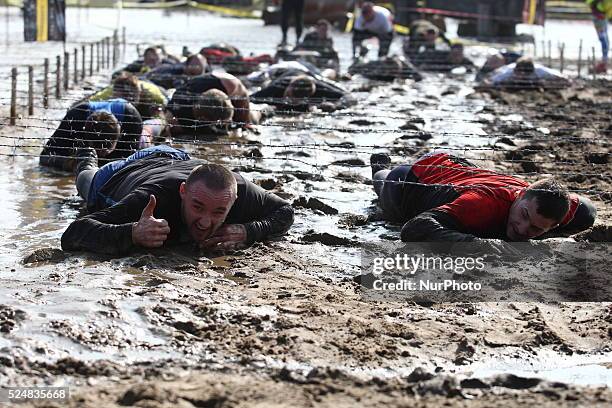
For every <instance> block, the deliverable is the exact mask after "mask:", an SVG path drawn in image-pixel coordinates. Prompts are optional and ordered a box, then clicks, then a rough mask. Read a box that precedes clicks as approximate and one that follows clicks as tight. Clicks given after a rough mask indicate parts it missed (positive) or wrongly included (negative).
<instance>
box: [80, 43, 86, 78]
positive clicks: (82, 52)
mask: <svg viewBox="0 0 612 408" xmlns="http://www.w3.org/2000/svg"><path fill="white" fill-rule="evenodd" d="M84 79H85V45H81V81H82V80H84Z"/></svg>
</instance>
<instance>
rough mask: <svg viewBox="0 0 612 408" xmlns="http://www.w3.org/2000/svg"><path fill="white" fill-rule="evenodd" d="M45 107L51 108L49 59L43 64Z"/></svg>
mask: <svg viewBox="0 0 612 408" xmlns="http://www.w3.org/2000/svg"><path fill="white" fill-rule="evenodd" d="M43 107H44V108H45V109H47V108H48V107H49V58H45V62H44V64H43Z"/></svg>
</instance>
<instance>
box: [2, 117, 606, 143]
mask: <svg viewBox="0 0 612 408" xmlns="http://www.w3.org/2000/svg"><path fill="white" fill-rule="evenodd" d="M5 119H6V118H5ZM60 121H61V120H60ZM189 121H191V122H194V123H196V124H194V125H185V124H183V125H172V124H167V125H166V126H168V127H169V128H170V129H172V128H174V127H178V128H186V129H194V130H195V129H200V128H203V127H207V126H210V125H215V124H217V122H216V121H213V122H208V121H197V120H195V119H189ZM75 122H76V121H75ZM78 122H82V123H83V124H84V123H85V120H79V121H78ZM122 123H123V124H124V125H127V124H142V122H131V121H125V122H122ZM249 124H250V123H249V122H234V125H236V126H238V127H241V126H246V125H249ZM2 125H7V126H8V125H10V123H9V122H0V126H2ZM11 126H13V127H19V128H34V129H45V130H54V129H55V127H49V126H38V125H24V124H16V125H11ZM257 126H259V127H275V128H283V129H287V128H289V129H293V130H313V129H314V130H325V131H328V132H339V133H373V134H403V135H411V136H415V137H414V138H415V139H418V137H419V136H420V135H421V134H422V131H415V130H401V129H353V128H336V127H326V126H315V125H308V124H303V125H302V124H300V125H296V124H286V123H281V124H276V123H266V124H260V125H257ZM65 131H67V132H70V131H72V132H78V133H81V134H87V133H90V134H100V133H99V132H91V131H90V132H86V131H85V130H80V129H78V130H76V129H72V130H70V129H66V130H65ZM426 133H430V135H431V136H432V137H435V136H437V137H442V136H456V137H462V138H472V139H499V138H508V137H509V136H508V135H506V134H488V135H487V134H484V135H481V134H477V133H462V132H437V131H436V132H434V133H435V134H434V133H431V132H426ZM514 137H515V139H521V140H530V141H550V140H551V137H550V136H545V137H531V136H529V137H527V136H525V137H516V135H515V136H514ZM408 139H410V138H408ZM554 140H555V141H571V142H581V143H587V142H589V143H592V144H597V145H599V146H609V145H610V144H612V141H610V142H609V141H606V140H602V139H600V138H587V137H566V136H554Z"/></svg>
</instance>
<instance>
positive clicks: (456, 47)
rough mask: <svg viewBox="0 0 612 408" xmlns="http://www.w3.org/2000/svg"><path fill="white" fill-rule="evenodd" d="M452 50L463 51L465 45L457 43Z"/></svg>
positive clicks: (452, 46)
mask: <svg viewBox="0 0 612 408" xmlns="http://www.w3.org/2000/svg"><path fill="white" fill-rule="evenodd" d="M450 48H451V50H463V48H464V47H463V43H460V42H456V43H454V44H453V45H451V47H450Z"/></svg>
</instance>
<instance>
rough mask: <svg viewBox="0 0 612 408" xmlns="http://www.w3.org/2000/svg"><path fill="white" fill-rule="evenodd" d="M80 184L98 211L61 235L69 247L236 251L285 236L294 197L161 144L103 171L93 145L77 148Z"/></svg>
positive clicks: (117, 252) (101, 250)
mask: <svg viewBox="0 0 612 408" xmlns="http://www.w3.org/2000/svg"><path fill="white" fill-rule="evenodd" d="M78 156H79V157H78V159H77V161H78V164H77V169H76V172H77V178H76V185H77V190H78V192H79V194H80V195H81V197H83V198H84V199H86V200H87V206H88V208H89V209H90V210H93V212H92V213H90V214H89V215H86V216H84V217H82V218H79V219H77V220H76V221H74V222H73V223H72V224H70V226H69V227H68V229H67V230H66V231H65V232H64V234H63V235H62V248H63V249H64V250H68V251H74V250H84V251H91V252H98V253H104V254H110V255H121V254H125V253H128V252H130V251H132V250H135V249H137V248H158V247H161V246H164V245H166V244H173V243H190V242H195V243H196V244H197V245H198V246H199V247H200V248H202V249H210V250H232V249H238V248H242V247H245V246H247V245H250V244H252V243H253V242H255V241H263V240H267V239H271V238H274V237H278V236H280V235H283V234H284V233H286V232H287V231H288V230H289V227H291V225H292V224H293V209H292V207H291V205H290V204H289V203H287V202H286V201H284V200H282V199H281V198H279V197H277V196H276V195H274V194H271V193H268V192H266V191H265V190H263V189H262V188H260V187H258V186H256V185H255V184H253V183H251V182H250V181H247V180H245V179H244V178H243V177H242V176H241V175H239V174H236V173H232V172H231V171H229V170H228V169H226V168H225V167H224V166H222V165H218V164H212V163H208V162H207V161H205V160H197V159H190V157H189V156H188V155H187V154H186V153H185V152H182V151H180V150H177V149H173V148H171V147H168V146H164V145H160V146H155V147H151V148H147V149H144V150H140V151H139V152H137V153H135V154H133V155H132V156H130V157H128V158H127V159H125V160H120V161H115V162H112V163H108V164H107V165H106V166H104V167H102V168H100V169H98V167H97V157H96V152H95V150H94V149H91V148H84V149H80V150H79V152H78Z"/></svg>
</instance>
